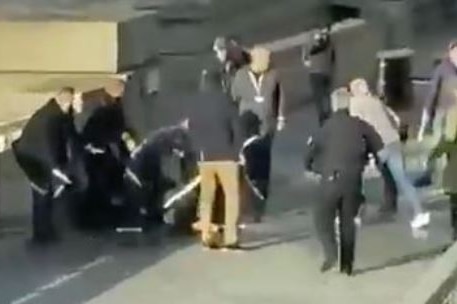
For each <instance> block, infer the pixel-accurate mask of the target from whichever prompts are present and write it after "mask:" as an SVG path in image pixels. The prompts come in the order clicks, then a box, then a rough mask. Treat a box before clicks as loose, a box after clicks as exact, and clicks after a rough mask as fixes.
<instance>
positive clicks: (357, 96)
mask: <svg viewBox="0 0 457 304" xmlns="http://www.w3.org/2000/svg"><path fill="white" fill-rule="evenodd" d="M350 89H351V93H352V95H353V97H352V99H351V104H350V113H351V115H353V116H357V117H359V118H360V119H362V120H364V121H366V122H367V123H369V124H371V125H372V126H373V127H374V129H375V130H376V131H377V132H378V133H379V134H380V135H381V138H382V140H383V142H384V149H383V150H382V151H381V152H380V153H379V155H380V159H379V162H380V164H381V165H382V167H381V172H382V174H383V177H384V178H385V181H386V182H389V181H390V180H389V179H390V177H391V180H392V181H393V182H394V183H395V186H396V188H397V189H398V191H399V192H400V193H402V194H403V195H404V196H405V198H406V200H407V201H408V203H409V205H410V207H411V208H412V210H413V212H414V217H413V219H412V220H411V222H410V224H411V228H412V229H413V230H415V229H419V228H422V227H425V226H427V225H428V224H429V222H430V214H429V213H428V212H424V211H423V209H422V203H421V201H420V199H419V196H418V193H417V191H416V189H415V188H414V186H413V184H412V182H411V181H410V180H409V179H408V177H407V176H406V172H405V169H404V164H403V156H402V151H401V142H400V135H399V133H398V126H399V124H400V120H399V118H398V116H397V115H396V114H395V113H394V112H393V111H392V110H391V109H390V108H388V107H387V106H386V105H385V104H384V103H383V102H382V101H381V100H380V99H379V98H377V97H376V96H374V95H372V94H371V92H370V89H369V87H368V84H367V82H366V81H365V80H364V79H355V80H353V81H352V82H351V83H350ZM393 207H394V208H395V206H393Z"/></svg>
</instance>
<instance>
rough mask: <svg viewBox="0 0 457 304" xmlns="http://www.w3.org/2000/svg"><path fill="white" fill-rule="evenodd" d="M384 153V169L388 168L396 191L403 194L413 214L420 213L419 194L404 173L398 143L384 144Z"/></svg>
mask: <svg viewBox="0 0 457 304" xmlns="http://www.w3.org/2000/svg"><path fill="white" fill-rule="evenodd" d="M384 153H385V154H384V164H383V166H384V170H389V173H390V174H391V176H392V179H393V181H394V182H395V186H396V188H397V190H398V192H399V193H401V194H403V195H404V196H405V198H406V200H407V201H408V203H409V205H410V207H411V208H412V209H413V212H414V215H417V214H419V213H422V206H421V202H420V199H419V195H418V194H417V191H416V188H415V187H414V186H413V183H412V182H411V181H410V180H409V178H408V176H407V175H406V171H405V167H404V163H403V155H402V152H401V146H400V143H394V144H391V145H388V146H386V147H385V148H384Z"/></svg>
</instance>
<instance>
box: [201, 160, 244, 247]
mask: <svg viewBox="0 0 457 304" xmlns="http://www.w3.org/2000/svg"><path fill="white" fill-rule="evenodd" d="M199 171H200V176H201V184H200V224H201V233H202V241H203V242H204V243H205V242H207V241H208V240H209V239H210V237H211V221H212V218H213V214H212V213H213V210H214V208H213V207H214V203H215V198H216V189H217V183H218V182H219V183H220V185H221V187H222V189H223V192H224V197H225V208H224V209H225V211H224V214H225V216H224V238H223V242H224V245H226V246H228V245H234V244H236V243H237V242H238V220H239V216H240V182H239V166H238V163H237V162H234V161H210V162H201V163H199Z"/></svg>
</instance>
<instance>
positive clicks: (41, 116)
mask: <svg viewBox="0 0 457 304" xmlns="http://www.w3.org/2000/svg"><path fill="white" fill-rule="evenodd" d="M73 98H74V89H73V88H70V87H65V88H62V89H61V90H60V91H59V92H58V94H57V95H56V97H54V98H52V99H51V100H49V101H48V102H47V103H46V104H45V105H44V106H43V107H41V108H40V109H38V111H36V112H35V114H33V115H32V117H31V118H30V120H29V121H28V122H27V124H26V126H25V127H24V129H23V131H22V135H21V137H20V138H19V139H18V140H16V141H15V142H13V153H14V155H15V157H16V160H17V162H18V164H19V166H20V167H21V169H22V170H23V171H24V173H25V175H26V176H27V178H28V179H29V181H30V184H31V188H32V196H33V208H32V218H33V220H32V227H33V236H32V241H33V242H34V243H40V244H42V243H49V242H53V241H55V240H57V231H56V227H55V225H54V220H53V207H54V206H53V205H54V201H55V200H56V199H57V198H59V197H60V196H61V194H62V191H63V190H64V188H65V186H67V185H70V184H71V183H72V182H71V180H70V178H69V177H68V175H67V173H66V169H67V166H68V163H69V160H70V159H69V155H68V153H67V152H68V144H69V142H68V141H69V138H70V128H71V125H70V124H71V120H70V117H69V115H68V112H69V110H70V108H71V105H72V103H73Z"/></svg>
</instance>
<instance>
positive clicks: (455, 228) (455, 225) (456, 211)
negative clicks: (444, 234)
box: [449, 193, 457, 241]
mask: <svg viewBox="0 0 457 304" xmlns="http://www.w3.org/2000/svg"><path fill="white" fill-rule="evenodd" d="M449 202H450V211H451V227H452V238H453V240H454V241H457V193H451V194H449Z"/></svg>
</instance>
